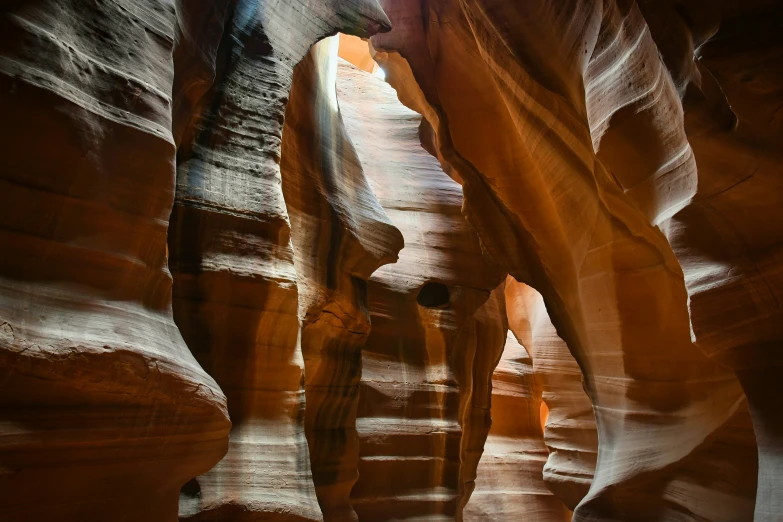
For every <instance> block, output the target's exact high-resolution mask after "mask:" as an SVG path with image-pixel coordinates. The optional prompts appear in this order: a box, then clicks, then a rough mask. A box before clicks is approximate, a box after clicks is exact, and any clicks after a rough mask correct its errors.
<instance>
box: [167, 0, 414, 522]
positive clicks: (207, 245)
mask: <svg viewBox="0 0 783 522" xmlns="http://www.w3.org/2000/svg"><path fill="white" fill-rule="evenodd" d="M381 28H388V26H387V20H386V18H385V16H384V15H383V12H382V11H380V10H379V9H378V7H377V5H376V4H374V3H373V2H370V1H367V2H341V3H337V4H336V5H334V6H327V5H324V4H322V3H320V2H311V3H307V2H294V3H291V4H287V5H280V4H275V5H272V4H270V3H266V2H256V1H243V2H238V3H237V4H236V5H234V6H233V12H232V17H231V19H230V21H229V22H228V24H227V27H226V30H225V32H224V34H223V36H222V40H221V43H220V46H219V48H218V50H217V57H218V58H217V68H216V81H215V83H214V86H213V87H212V88H211V89H210V90H209V91H208V92H206V93H205V94H204V95H203V97H202V99H200V100H198V101H197V102H193V103H191V106H192V107H193V109H192V111H191V112H190V113H189V115H190V121H189V122H188V123H187V124H186V125H184V130H183V131H182V133H183V136H184V137H185V138H187V139H188V141H184V142H183V143H182V144H181V146H180V148H179V151H178V176H177V198H176V205H175V210H174V213H173V215H172V230H173V231H174V232H173V233H172V234H170V243H171V251H172V261H171V266H172V270H173V272H174V277H175V316H176V318H177V323H178V326H179V327H180V329H181V330H182V331H183V335H184V336H185V338H186V340H187V341H188V345H189V346H190V347H191V349H192V350H193V351H194V353H195V354H196V355H197V357H198V358H199V359H200V360H201V361H202V363H203V364H204V365H205V367H206V368H208V370H209V371H210V372H211V374H212V375H214V376H215V377H216V379H217V380H218V382H220V383H221V384H222V385H223V387H224V389H226V391H227V393H228V395H229V402H230V404H231V406H230V410H229V412H230V414H231V418H232V420H233V423H234V427H233V429H232V432H231V444H230V448H229V452H228V455H227V456H226V457H225V458H224V459H223V460H222V461H221V462H220V463H219V464H218V465H217V466H216V467H215V468H213V469H212V470H211V471H210V472H209V473H207V474H205V475H203V476H201V477H199V478H198V479H196V480H194V481H193V482H192V483H190V484H189V485H188V487H186V488H185V489H183V493H182V496H183V498H182V501H181V502H180V518H181V519H186V520H190V519H192V520H202V519H214V518H216V517H217V518H221V517H224V518H225V517H228V518H240V519H242V518H250V519H252V518H257V517H260V516H266V517H276V518H279V519H281V520H321V519H322V517H323V516H324V515H327V516H330V515H331V514H332V512H333V511H337V512H338V518H337V519H343V518H345V519H350V518H351V515H352V511H351V509H350V505H348V502H347V497H348V491H349V490H350V487H351V485H352V481H353V480H355V477H354V476H353V474H355V471H354V470H355V464H353V465H351V464H352V463H351V456H350V455H351V454H352V453H353V454H354V457H353V459H354V460H355V447H352V445H351V444H350V442H349V441H346V438H350V434H348V435H346V433H344V432H345V431H350V429H351V427H352V425H353V415H354V414H352V411H351V410H352V400H351V399H350V393H348V392H346V389H350V388H351V386H353V387H355V385H356V383H355V381H356V380H358V372H359V371H360V369H359V367H358V366H357V365H356V364H355V361H356V359H357V357H356V356H355V355H354V354H352V353H351V352H352V351H355V349H356V347H357V345H358V343H359V341H358V340H357V339H361V331H359V330H360V329H361V326H357V327H356V328H354V329H355V330H357V335H358V338H357V337H355V336H354V334H353V333H351V332H350V331H348V330H350V325H348V326H347V327H346V326H345V325H344V323H341V321H345V320H348V321H353V322H355V323H360V322H361V317H356V318H354V317H352V316H351V315H352V309H356V308H358V307H359V305H357V302H360V301H361V300H362V299H363V297H362V295H363V292H364V288H363V282H362V280H361V278H362V277H364V278H366V277H367V276H368V275H369V273H370V272H371V271H372V270H373V269H374V268H375V267H377V266H378V265H380V264H382V263H384V262H388V261H391V260H393V259H394V252H395V251H396V250H397V249H398V248H399V247H400V245H399V243H401V241H400V240H399V238H398V236H399V234H398V233H396V231H394V230H393V228H392V227H391V226H390V225H389V224H388V220H386V218H385V216H383V214H382V211H380V210H379V208H377V204H375V206H373V205H372V204H371V202H369V200H370V199H372V198H371V194H369V192H368V191H367V190H365V191H364V194H357V193H356V190H355V189H356V185H357V183H358V182H357V180H356V179H354V178H361V170H360V169H357V168H355V169H354V170H355V171H356V172H355V174H354V176H353V178H352V177H350V176H349V172H348V170H345V169H343V168H342V162H343V161H344V160H343V154H344V152H345V151H343V150H342V149H343V148H346V147H345V143H344V137H343V136H342V135H341V134H340V133H341V125H340V122H339V118H338V113H337V109H336V106H335V102H336V99H335V97H334V92H333V91H334V86H333V85H334V78H333V74H330V72H329V67H330V58H329V57H330V56H331V54H330V53H329V52H327V51H325V50H324V49H322V48H320V47H319V48H316V49H315V50H313V53H314V56H312V57H309V58H305V55H306V54H307V52H308V49H309V47H310V46H311V45H312V44H314V43H315V42H317V41H318V40H319V39H321V38H323V37H324V36H327V35H329V34H330V33H333V32H335V31H336V30H338V29H343V30H346V31H351V32H355V33H357V34H359V35H362V36H368V35H369V34H371V33H373V32H375V31H377V30H379V29H381ZM335 58H336V57H335ZM303 59H304V62H302V63H301V64H300V68H299V70H298V73H297V74H294V68H295V66H296V65H297V64H298V63H300V61H302V60H303ZM295 78H296V84H295V85H294V86H293V88H292V84H293V82H294V79H295ZM330 82H331V84H330ZM289 100H291V102H290V104H289ZM288 105H290V106H291V107H290V108H291V113H292V114H291V115H290V122H291V124H290V125H289V129H290V130H288V140H287V146H286V150H284V151H282V150H281V142H282V139H283V134H284V121H285V120H286V118H285V114H286V107H287V106H288ZM302 120H304V123H297V122H301V121H302ZM316 138H317V139H316ZM345 153H346V155H347V152H345ZM281 154H285V155H286V159H285V161H282V160H281ZM329 155H331V156H332V157H331V158H329V157H328V156H329ZM350 162H351V160H350V158H346V159H345V163H346V164H349V163H350ZM354 163H355V162H354ZM281 166H282V167H283V168H284V169H285V171H286V172H285V176H286V186H287V187H288V189H289V190H288V191H289V198H288V202H287V201H286V200H285V195H284V191H283V176H282V174H281ZM335 172H340V176H339V177H338V176H336V175H335ZM359 181H360V180H359ZM305 202H308V203H312V204H313V206H311V207H307V208H303V205H304V204H306V203H305ZM357 202H360V203H365V207H366V208H362V207H359V208H356V209H354V208H352V206H353V205H354V204H355V203H357ZM287 203H289V207H288V208H290V209H291V210H292V217H293V228H292V221H291V219H290V218H289V214H288V208H287V207H286V204H287ZM318 204H320V205H321V206H320V208H319V207H317V206H316V205H318ZM308 212H310V213H312V214H310V215H308V214H307V213H308ZM308 218H309V221H308ZM357 223H358V224H359V225H357ZM374 225H377V227H376V228H377V229H378V230H375V231H366V229H368V228H371V227H372V226H374ZM359 226H361V228H362V230H359ZM324 230H331V232H332V233H333V234H334V236H333V237H330V236H329V235H327V234H326V233H323V231H324ZM292 233H295V234H297V238H296V239H294V240H293V241H292ZM357 234H358V236H359V237H358V238H357V237H356V236H357ZM364 234H368V235H370V238H369V240H368V239H367V238H366V237H364ZM375 236H379V237H375ZM314 237H318V238H319V240H323V241H325V242H324V243H320V244H319V243H317V242H315V243H314V241H313V238H314ZM373 241H374V242H375V243H374V244H370V245H368V243H373ZM297 247H298V248H297ZM311 247H312V248H311ZM295 252H298V253H299V255H298V256H297V255H296V254H295ZM313 257H315V258H316V259H315V262H314V261H313ZM318 284H324V286H326V287H327V288H324V289H323V291H322V290H321V289H319V288H318V287H317V285H318ZM326 290H328V292H327V291H326ZM341 306H342V307H343V308H342V309H341ZM342 310H345V311H342ZM335 311H338V312H337V313H336V314H335V313H334V312H335ZM327 313H329V314H330V315H327ZM353 315H361V314H360V313H357V312H354V313H353ZM321 316H322V317H323V318H324V320H323V321H319V317H321ZM338 330H339V331H338ZM341 337H342V338H346V337H347V338H348V339H349V340H348V341H344V342H342V343H341ZM346 345H347V346H346ZM303 351H304V353H303ZM346 394H347V395H348V398H347V399H346V397H345V395H346ZM306 399H307V400H308V402H309V404H310V407H309V408H307V410H305V401H306ZM353 402H355V401H353ZM353 408H355V406H353ZM306 428H307V430H308V431H309V432H313V430H320V433H321V435H320V436H318V437H316V438H313V437H310V446H311V447H313V451H312V452H309V451H308V446H307V441H306V438H305V429H306ZM331 432H336V433H335V434H331ZM353 446H355V445H353ZM311 457H312V468H311V462H310V461H311ZM343 459H346V460H347V467H348V470H347V471H345V472H343V471H341V470H340V467H341V466H343V464H342V462H341V461H342V460H343ZM335 462H336V464H335ZM311 469H312V470H313V471H314V473H313V472H311ZM324 475H325V476H324ZM314 479H315V480H314ZM323 488H327V489H328V488H332V489H337V490H338V491H335V492H334V493H332V492H329V491H322V489H323ZM316 499H317V500H318V501H319V502H320V506H319V504H318V503H317V502H316Z"/></svg>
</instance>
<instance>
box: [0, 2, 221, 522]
mask: <svg viewBox="0 0 783 522" xmlns="http://www.w3.org/2000/svg"><path fill="white" fill-rule="evenodd" d="M182 12H183V11H182V6H181V5H179V4H178V3H175V2H158V1H154V0H149V1H140V2H136V1H134V2H123V1H118V2H98V3H96V2H77V1H67V0H66V1H48V0H47V1H38V2H4V3H3V5H2V8H0V35H1V36H0V114H2V120H3V121H2V130H0V133H2V136H0V139H1V140H2V141H1V143H2V144H1V145H0V149H1V150H0V153H1V154H2V157H3V166H2V168H1V169H0V242H1V243H2V254H0V383H1V384H0V388H1V389H0V392H1V393H0V395H2V399H0V404H1V405H0V425H2V428H1V429H0V468H1V469H2V472H0V506H1V508H0V509H2V513H3V514H2V517H3V518H4V519H5V520H10V521H19V520H29V521H38V520H62V521H71V520H72V521H81V520H107V521H111V520H128V519H133V520H149V521H164V520H165V521H171V520H173V519H174V518H175V517H176V512H177V499H178V491H179V489H180V487H181V486H182V484H184V483H185V482H187V481H188V480H189V478H191V477H193V476H195V475H197V474H199V473H202V472H205V471H207V470H208V469H209V468H210V467H211V466H212V465H214V464H215V463H216V462H217V461H218V460H219V459H220V458H221V457H222V456H223V454H224V453H225V451H226V444H227V435H228V429H229V426H230V424H229V421H228V415H227V413H226V399H225V397H224V395H223V392H221V390H220V388H219V387H218V385H217V384H216V383H215V381H214V380H213V379H212V378H211V377H210V376H208V375H207V374H206V373H205V372H204V371H203V370H202V369H201V367H200V366H199V365H198V363H197V362H196V360H195V359H194V358H193V356H192V355H191V354H190V351H189V350H188V347H187V346H186V345H185V342H184V341H183V339H182V336H181V335H180V332H179V331H178V329H177V327H176V326H175V325H174V321H173V320H172V308H171V276H170V274H169V271H168V267H167V251H166V233H167V228H168V222H169V214H170V212H171V207H172V203H173V200H174V170H175V152H176V144H175V140H174V137H173V130H172V129H173V123H172V113H171V111H172V104H176V103H177V101H178V99H179V97H180V92H179V91H175V90H174V89H173V83H174V72H175V67H174V56H175V55H176V54H177V53H178V52H180V50H181V46H184V45H186V43H185V42H184V41H183V40H181V39H180V38H179V36H180V35H181V34H182V33H183V32H190V31H193V30H195V28H194V27H191V26H189V25H188V24H189V21H188V20H186V19H180V18H179V17H178V15H180V14H182Z"/></svg>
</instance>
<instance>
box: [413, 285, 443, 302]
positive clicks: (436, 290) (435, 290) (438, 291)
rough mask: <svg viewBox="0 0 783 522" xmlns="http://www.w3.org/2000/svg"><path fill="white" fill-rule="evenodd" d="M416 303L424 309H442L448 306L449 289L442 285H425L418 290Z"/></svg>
mask: <svg viewBox="0 0 783 522" xmlns="http://www.w3.org/2000/svg"><path fill="white" fill-rule="evenodd" d="M416 302H417V303H419V304H420V305H421V306H423V307H425V308H442V307H444V306H446V305H447V304H449V289H448V287H447V286H446V285H444V284H443V283H427V284H426V285H424V286H423V287H422V288H421V290H419V295H418V296H417V297H416Z"/></svg>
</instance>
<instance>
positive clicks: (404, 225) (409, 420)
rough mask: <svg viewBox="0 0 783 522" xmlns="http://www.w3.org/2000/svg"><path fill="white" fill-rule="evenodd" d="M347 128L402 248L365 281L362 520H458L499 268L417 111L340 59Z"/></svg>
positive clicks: (485, 390) (482, 405) (483, 397)
mask: <svg viewBox="0 0 783 522" xmlns="http://www.w3.org/2000/svg"><path fill="white" fill-rule="evenodd" d="M337 92H338V95H339V99H340V107H341V111H342V114H343V118H344V120H345V125H346V129H347V131H348V134H349V135H350V136H351V138H352V140H353V143H354V145H355V147H356V153H357V156H358V158H359V160H360V162H361V164H362V166H363V168H364V171H365V174H366V176H367V178H368V179H369V182H370V186H371V188H372V190H373V192H374V193H375V194H376V196H377V197H378V200H379V201H380V203H381V206H382V207H383V208H384V210H385V211H386V213H387V214H388V215H389V218H390V219H391V222H392V223H394V225H395V226H396V227H397V228H398V229H399V230H400V231H401V232H402V235H403V237H404V238H405V248H404V249H403V250H402V251H401V252H400V258H399V260H398V261H397V263H395V264H390V265H386V266H384V267H382V268H380V269H379V270H377V271H376V272H375V273H374V274H373V275H372V277H371V278H370V280H369V290H368V291H369V311H370V317H371V320H372V330H371V331H370V334H369V337H368V339H367V341H366V344H365V346H364V349H363V351H362V365H363V370H362V378H361V390H360V395H359V410H358V420H357V430H358V432H359V448H360V460H359V480H358V482H357V483H356V486H355V487H354V489H353V492H352V495H351V499H352V503H353V506H354V508H355V510H356V512H357V514H358V515H359V519H360V520H377V521H381V520H406V519H414V518H417V517H427V518H428V520H453V519H454V518H455V517H457V518H461V511H462V509H463V507H464V505H465V503H466V502H467V500H468V497H469V495H470V492H471V491H472V489H473V481H474V480H475V470H476V467H477V465H478V460H479V458H480V455H481V450H482V448H483V444H484V439H485V438H486V435H487V430H488V429H489V415H488V413H489V412H488V409H489V402H490V382H491V375H492V371H493V369H494V367H495V365H496V364H497V361H498V359H499V358H500V354H501V351H502V348H503V344H504V341H505V330H506V327H505V313H504V309H503V295H502V289H501V290H494V289H495V288H496V287H497V286H498V284H499V283H500V282H501V281H502V279H501V277H502V273H500V272H499V271H498V270H497V268H496V267H495V266H494V265H492V264H491V263H490V262H489V261H488V259H487V258H486V256H484V255H483V254H482V252H481V249H480V246H479V243H478V238H477V237H476V235H475V232H473V230H472V229H471V228H470V227H469V226H468V225H467V223H466V221H465V220H464V218H463V217H462V215H461V213H460V206H461V203H462V195H461V190H460V187H459V184H457V183H456V182H455V181H453V180H452V179H450V178H449V177H448V176H447V175H446V174H445V173H444V172H443V171H442V170H441V168H440V165H439V164H438V161H437V160H436V159H435V158H434V157H432V156H431V155H430V154H429V153H428V152H427V151H426V150H425V149H423V148H422V146H421V141H420V129H419V127H420V124H421V121H422V119H421V116H419V115H418V114H416V113H415V112H413V111H411V110H410V109H407V108H405V107H404V106H403V105H402V104H401V103H400V102H399V101H398V99H397V95H396V93H395V92H394V90H393V89H392V88H391V87H390V86H388V85H387V84H385V83H383V82H382V81H380V80H379V79H377V78H375V77H374V76H372V75H370V74H368V73H366V72H364V71H361V70H359V69H358V68H356V67H354V66H352V65H350V64H348V63H346V62H341V64H340V67H339V70H338V81H337Z"/></svg>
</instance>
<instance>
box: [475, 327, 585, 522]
mask: <svg viewBox="0 0 783 522" xmlns="http://www.w3.org/2000/svg"><path fill="white" fill-rule="evenodd" d="M541 394H542V386H541V382H540V380H539V379H538V377H537V376H536V375H535V374H534V370H533V359H532V358H531V357H530V354H528V352H527V350H526V349H525V347H524V346H522V345H521V344H520V343H519V341H517V339H516V338H515V337H514V333H513V332H512V331H511V330H509V331H508V336H507V338H506V345H505V347H504V348H503V357H502V358H501V359H500V363H499V364H498V366H497V368H496V369H495V372H494V373H493V375H492V409H491V414H492V428H491V429H490V431H489V436H488V437H487V441H486V444H485V446H484V452H483V455H482V456H481V461H480V463H479V466H478V470H477V478H476V489H475V491H474V492H473V494H472V495H471V497H470V501H469V502H468V504H467V506H466V508H465V520H468V521H482V520H497V521H498V522H501V521H509V522H510V521H512V520H525V519H530V520H547V521H552V522H557V521H566V520H570V514H569V511H568V509H566V507H565V506H564V505H563V503H562V502H561V501H560V500H559V499H558V498H557V497H555V496H554V495H553V494H552V493H551V492H550V491H549V490H548V489H547V486H546V485H545V484H544V480H543V472H544V464H545V462H546V460H547V456H548V452H547V448H546V446H545V445H544V433H543V426H542V421H545V420H546V419H544V418H542V415H541V412H542V401H541Z"/></svg>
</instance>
